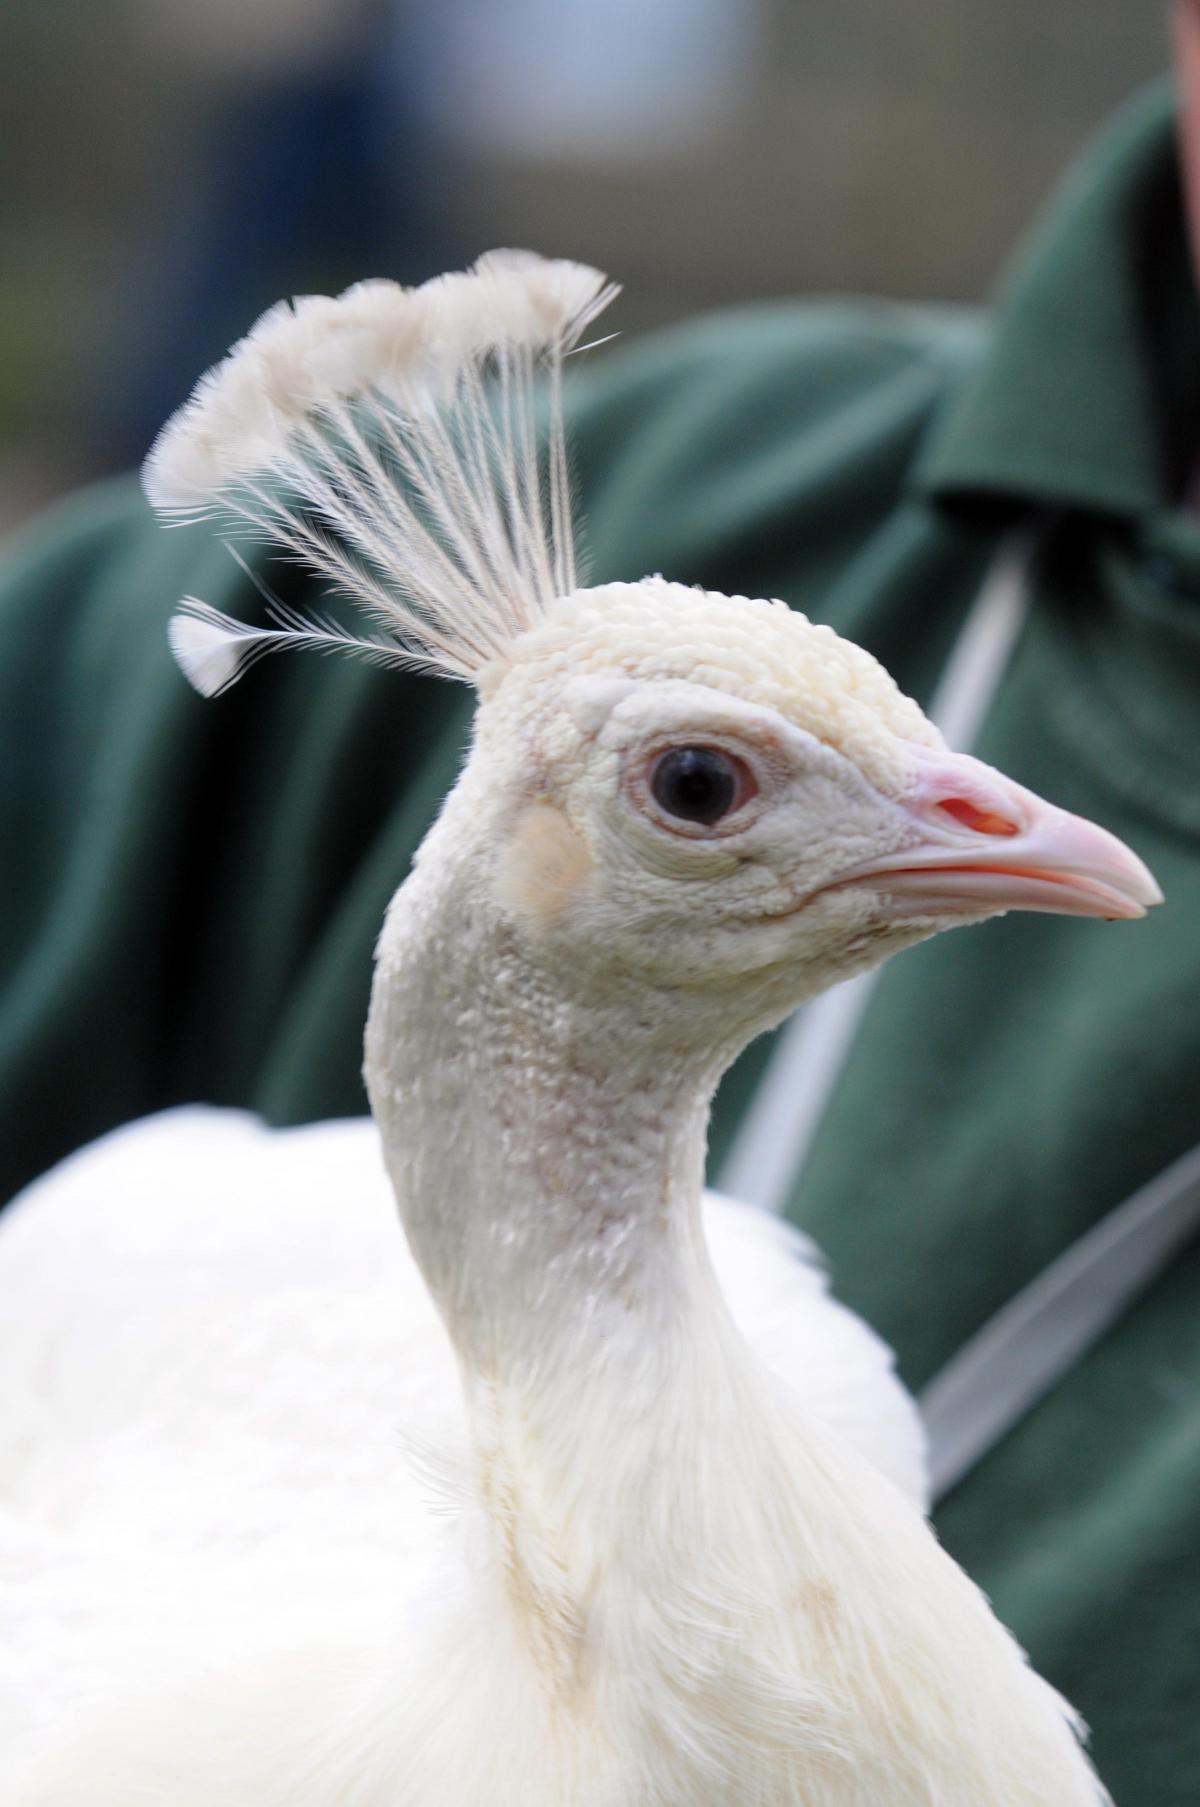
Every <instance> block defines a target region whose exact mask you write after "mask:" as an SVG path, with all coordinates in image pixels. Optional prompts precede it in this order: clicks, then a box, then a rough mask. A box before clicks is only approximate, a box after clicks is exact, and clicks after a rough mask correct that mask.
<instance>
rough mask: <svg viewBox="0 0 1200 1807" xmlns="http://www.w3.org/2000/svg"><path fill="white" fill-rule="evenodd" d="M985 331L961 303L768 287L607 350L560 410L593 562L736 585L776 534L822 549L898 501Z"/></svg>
mask: <svg viewBox="0 0 1200 1807" xmlns="http://www.w3.org/2000/svg"><path fill="white" fill-rule="evenodd" d="M987 334H988V324H987V319H986V316H985V315H983V314H981V313H979V312H977V311H971V310H966V309H950V308H923V307H906V306H900V305H897V304H894V303H886V302H850V301H845V302H840V301H826V302H778V303H771V304H766V305H762V306H758V307H754V308H747V309H742V310H739V311H736V312H732V313H726V314H718V315H714V316H711V317H709V318H706V319H702V320H699V321H696V322H693V323H691V324H688V325H686V326H682V327H678V328H674V329H671V330H669V331H666V332H662V333H659V334H656V335H652V336H651V337H649V338H647V339H646V340H644V341H643V342H642V343H641V344H639V345H635V346H633V347H631V348H630V349H629V350H628V351H626V352H622V353H619V354H615V355H612V356H611V357H609V359H608V360H607V361H606V362H605V363H604V364H603V365H602V366H601V368H600V369H599V370H597V371H596V372H594V373H592V374H591V375H589V378H588V379H587V382H586V384H585V385H583V386H581V389H580V392H579V397H578V404H577V408H576V412H575V420H574V440H575V446H576V462H577V468H578V473H579V478H580V483H579V488H580V492H581V495H582V499H583V506H584V512H585V514H586V517H587V528H588V532H587V541H588V545H589V547H590V549H591V551H592V553H593V557H594V572H593V575H594V577H595V578H596V579H598V580H600V579H603V580H607V579H609V578H614V577H618V576H620V577H627V578H632V579H636V578H638V577H642V576H644V575H645V574H646V573H647V572H648V571H659V570H661V571H662V572H663V573H664V574H665V575H666V576H668V577H676V578H679V579H681V580H682V581H686V582H693V583H700V582H703V583H708V584H710V585H711V586H712V587H713V588H717V589H729V588H730V587H731V586H732V587H733V588H735V589H744V588H745V587H746V586H747V584H748V582H749V581H750V580H751V578H752V576H753V572H754V569H755V567H756V565H761V564H763V561H764V555H768V554H769V552H770V548H771V547H772V545H773V544H774V543H777V542H779V540H780V538H781V536H782V537H783V538H784V539H785V540H786V541H787V543H788V544H789V545H792V546H794V545H796V544H797V543H799V542H802V541H804V542H807V543H808V544H809V545H811V547H812V549H813V555H814V556H818V557H821V558H827V559H828V560H829V561H830V563H831V565H834V564H836V562H837V560H838V559H839V558H840V557H844V556H845V554H846V552H847V551H848V550H849V548H850V547H851V546H852V545H853V543H854V542H855V540H856V539H857V538H858V537H859V536H860V535H861V534H862V533H863V532H864V531H865V530H869V529H870V528H871V527H872V526H874V525H877V524H878V522H879V520H880V519H881V518H882V517H883V516H884V515H886V514H887V512H888V511H889V510H890V509H891V508H892V507H894V506H895V505H896V504H897V502H898V501H899V499H900V497H901V494H902V492H903V489H904V485H905V481H906V478H907V476H908V474H909V471H910V469H911V466H912V462H913V459H914V457H915V455H916V452H917V450H918V448H919V446H920V444H921V441H922V439H923V437H924V435H925V433H926V432H927V430H928V428H929V425H930V423H931V421H932V419H933V416H934V415H935V413H936V412H937V411H938V409H939V407H940V405H941V403H942V402H943V400H944V399H945V398H946V397H947V396H948V395H949V394H950V393H951V392H953V390H954V389H955V388H956V387H957V386H958V385H959V383H961V381H962V380H963V379H964V378H965V377H966V375H967V374H968V373H969V372H970V371H971V370H972V369H973V368H974V366H975V364H976V363H977V362H978V359H979V357H980V356H981V354H982V351H983V349H984V346H985V344H986V341H987ZM770 564H771V559H770V557H769V556H767V557H766V565H767V567H768V568H769V566H770ZM723 577H727V578H728V581H722V578H723Z"/></svg>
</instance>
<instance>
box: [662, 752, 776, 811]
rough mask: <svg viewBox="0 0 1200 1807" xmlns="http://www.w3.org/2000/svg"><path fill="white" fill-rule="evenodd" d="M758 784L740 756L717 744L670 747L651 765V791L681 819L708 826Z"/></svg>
mask: <svg viewBox="0 0 1200 1807" xmlns="http://www.w3.org/2000/svg"><path fill="white" fill-rule="evenodd" d="M756 789H757V786H756V785H755V783H754V779H753V778H752V777H751V775H750V771H749V769H748V768H747V767H746V766H745V765H744V764H743V762H742V761H741V760H740V759H736V758H734V756H733V755H732V754H730V753H724V752H722V751H721V750H720V748H719V747H671V748H670V749H669V750H668V751H667V752H665V753H660V754H659V755H658V757H657V758H656V759H655V761H654V762H653V764H652V766H651V768H650V792H651V795H652V796H653V798H654V801H655V802H656V803H657V804H658V806H659V808H660V809H661V810H662V811H663V812H664V813H665V814H666V815H668V816H674V817H675V818H676V819H677V820H678V821H680V822H697V823H700V824H702V825H703V826H705V827H710V826H711V825H712V824H713V823H714V822H719V821H721V819H722V817H724V816H727V815H729V814H730V813H731V812H732V811H733V810H735V809H737V808H738V807H739V805H740V804H742V803H744V802H745V801H746V799H747V798H748V797H752V796H753V795H754V792H755V790H756Z"/></svg>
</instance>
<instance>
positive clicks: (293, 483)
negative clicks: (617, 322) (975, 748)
mask: <svg viewBox="0 0 1200 1807" xmlns="http://www.w3.org/2000/svg"><path fill="white" fill-rule="evenodd" d="M614 292H615V291H614V290H613V289H612V288H611V287H610V286H608V285H606V284H605V282H604V279H603V278H602V277H601V276H600V275H599V274H598V273H597V272H595V271H593V270H589V269H586V268H584V267H582V266H580V265H576V264H567V263H561V262H547V261H545V260H542V259H539V258H535V257H532V256H531V255H529V254H528V253H516V252H494V253H491V254H490V255H489V256H487V257H485V258H482V259H481V260H480V261H479V263H478V264H477V265H476V266H475V267H474V268H473V269H472V270H471V271H468V272H465V273H462V274H460V275H454V276H448V277H441V278H438V279H437V280H436V281H435V282H433V283H430V284H426V285H425V286H424V287H423V288H420V289H403V288H400V287H399V286H398V285H396V284H394V283H389V282H372V283H364V284H360V285H358V286H357V287H356V288H354V289H352V290H350V291H348V292H347V294H345V295H344V296H342V297H340V298H339V299H337V300H334V301H331V300H327V299H325V298H308V299H306V300H303V301H300V302H297V303H295V304H294V305H293V306H292V307H287V306H280V307H277V308H275V309H272V310H271V312H270V313H269V314H267V315H266V316H264V318H263V319H262V320H261V321H260V322H259V323H258V325H257V326H256V327H255V328H254V329H253V330H252V331H251V333H250V334H249V335H248V337H247V338H246V339H245V340H243V341H242V342H241V343H240V344H239V345H238V346H237V347H235V349H234V351H233V352H232V353H231V354H230V356H229V357H228V358H227V359H226V360H225V362H224V363H223V364H222V365H220V366H218V367H217V369H216V370H215V371H213V372H210V373H209V375H208V376H207V377H205V378H204V379H202V381H201V383H200V385H199V386H198V388H197V390H196V393H195V395H194V396H193V398H192V400H191V401H190V402H188V403H187V404H186V405H185V407H184V408H183V409H181V410H180V412H179V413H178V414H177V415H176V416H175V417H173V419H172V420H171V421H170V422H169V423H168V425H167V427H166V428H165V429H164V431H163V433H162V435H161V436H160V438H159V440H158V442H157V444H156V446H155V447H154V449H153V451H152V452H151V455H150V458H149V460H148V461H147V466H146V472H145V481H146V487H147V491H148V494H149V496H150V498H151V500H152V502H154V503H155V505H156V506H158V507H159V508H160V509H162V510H163V511H164V512H165V513H167V514H169V515H171V516H174V517H176V518H178V517H180V516H192V517H194V516H196V515H198V514H208V515H216V516H218V517H225V518H232V519H234V520H236V521H239V522H241V523H242V524H243V525H246V526H249V527H250V528H251V529H252V530H253V531H254V532H255V533H257V534H259V535H265V536H267V537H268V538H271V539H274V540H275V541H277V542H279V543H280V544H282V545H283V546H284V547H286V548H287V549H288V550H289V551H290V552H292V553H293V554H299V555H300V556H301V557H302V558H304V559H305V560H306V561H307V562H308V563H309V564H310V565H311V566H313V567H314V568H315V569H316V571H317V572H318V573H319V574H320V575H322V576H323V577H325V578H326V579H327V580H329V581H330V582H332V583H333V584H334V585H335V586H336V587H337V588H339V589H340V590H341V591H342V592H343V593H344V594H347V595H348V596H349V597H350V598H351V599H352V600H353V601H354V602H355V603H356V604H357V605H358V606H359V607H360V608H361V609H362V610H363V611H364V612H365V614H366V615H367V617H368V618H369V620H370V622H371V624H372V631H371V632H370V633H368V634H359V635H355V634H352V633H349V632H347V631H346V630H345V629H344V628H343V627H342V626H341V625H340V624H339V623H337V622H336V621H334V620H331V619H329V618H321V619H317V618H307V617H301V616H299V615H297V614H295V613H294V612H292V611H290V610H285V609H283V608H282V607H281V606H280V605H278V604H276V605H273V613H274V616H275V619H274V621H273V623H272V625H271V626H270V627H267V628H262V627H255V628H250V627H246V626H244V625H243V624H241V623H239V622H237V621H235V620H232V619H231V618H230V617H228V616H225V615H222V614H219V613H218V612H217V611H215V610H213V609H211V608H209V607H207V606H206V605H205V604H203V603H200V602H197V601H195V600H192V599H189V600H188V601H187V602H186V603H185V604H184V606H183V608H182V610H181V611H180V613H179V614H178V615H177V616H176V617H175V620H174V622H173V623H172V630H171V637H172V644H173V647H174V650H175V652H176V655H177V657H178V658H179V660H180V663H181V664H182V666H183V668H184V671H185V672H186V674H187V675H188V676H189V678H190V679H191V680H192V682H193V683H194V684H195V685H196V687H197V688H198V689H200V690H201V691H202V692H203V693H205V694H207V695H212V694H215V693H216V692H217V691H220V690H222V689H224V688H226V687H227V686H228V685H229V684H230V683H232V682H234V681H235V680H236V678H238V677H239V676H240V675H241V673H242V672H243V671H244V670H245V669H246V667H247V666H248V665H249V664H250V663H251V662H253V661H254V660H255V659H257V658H258V657H259V656H261V655H262V654H264V653H267V652H270V651H273V650H277V649H279V648H282V647H287V646H306V645H307V646H314V647H317V648H320V649H329V648H334V647H347V648H349V649H350V650H352V651H355V652H357V653H359V654H362V655H364V656H366V657H367V658H370V659H372V660H374V661H376V662H377V663H381V664H391V665H401V666H409V667H412V666H420V667H424V668H427V669H431V670H433V671H436V672H438V673H440V674H442V675H444V676H451V677H457V678H460V679H466V680H467V681H469V682H471V683H473V684H475V686H476V687H477V689H478V690H479V693H480V698H481V703H480V709H479V713H478V717H477V723H476V734H475V740H474V745H473V750H472V754H471V758H470V761H469V763H468V766H467V769H466V771H465V773H464V775H463V779H462V781H461V782H460V785H459V787H458V794H457V798H456V800H455V803H454V804H452V807H451V810H450V812H449V819H451V820H453V821H455V822H456V823H457V824H458V825H459V826H460V827H463V828H465V830H466V838H467V839H468V840H470V839H471V838H472V835H473V836H474V840H475V841H476V842H477V843H478V845H476V846H474V847H473V849H472V867H471V880H470V882H471V886H472V888H473V899H474V902H475V903H476V904H477V905H479V906H480V907H482V908H483V909H485V910H486V911H488V912H495V913H496V916H497V918H498V919H499V920H502V921H503V922H504V923H505V924H507V925H508V928H509V929H510V930H511V932H512V934H514V935H516V936H517V937H518V938H519V939H520V941H521V942H522V943H523V945H524V946H525V948H526V949H527V951H528V952H529V954H530V956H531V957H536V956H537V954H538V953H539V951H543V952H550V953H553V955H554V957H555V960H556V962H557V965H558V970H559V971H569V972H571V973H572V974H574V975H575V983H576V985H577V986H580V987H583V988H585V989H586V987H587V985H588V983H589V979H588V975H592V976H593V979H596V976H597V975H599V977H600V978H601V979H606V980H610V979H611V978H612V977H613V976H615V975H622V974H624V975H627V976H630V977H632V978H633V979H634V980H635V981H636V982H637V983H638V984H639V985H641V986H649V987H651V988H653V989H655V990H657V991H658V992H659V993H661V994H666V993H670V994H672V995H673V996H675V997H676V998H679V997H685V996H686V997H689V998H693V999H694V998H709V999H716V1000H718V1002H719V1001H720V1000H722V999H728V998H730V997H733V996H735V995H736V996H737V997H738V998H740V999H741V1000H742V1008H741V1009H740V1010H739V1011H738V1012H735V1014H740V1015H745V1016H746V1022H745V1024H744V1025H743V1027H744V1028H745V1027H749V1028H753V1027H761V1026H763V1025H764V1024H765V1022H767V1021H769V1020H770V1019H771V1018H772V1017H777V1016H781V1015H783V1014H784V1013H785V1012H786V1011H787V1010H788V1009H789V1008H790V1007H791V1006H792V1005H793V1004H794V1003H796V1002H797V1001H798V1000H799V999H800V998H802V997H803V996H805V995H807V994H808V993H810V992H811V991H813V990H815V989H818V988H820V987H823V986H825V985H827V984H830V983H832V982H833V981H835V980H837V979H839V978H843V977H846V976H848V975H849V974H851V973H853V972H854V971H856V970H858V969H860V968H862V967H864V966H867V965H871V964H873V963H874V962H875V961H877V960H878V959H880V958H882V957H883V956H884V955H885V954H887V953H889V952H891V951H893V950H894V949H896V948H898V947H900V946H903V945H907V944H909V943H911V942H913V941H917V940H920V939H922V938H923V937H925V936H927V935H930V934H932V933H934V932H936V931H937V930H939V929H942V928H946V927H948V926H952V925H953V924H955V923H960V922H965V921H970V920H977V919H979V918H982V917H986V916H990V915H995V914H998V913H1000V912H1003V911H1005V910H1010V909H1031V910H1048V911H1061V912H1064V913H1067V914H1073V915H1082V916H1100V917H1133V916H1139V915H1141V914H1142V913H1143V911H1144V909H1145V908H1146V906H1148V905H1149V904H1152V903H1155V902H1157V901H1158V898H1159V893H1158V890H1157V887H1156V886H1155V884H1154V881H1153V879H1152V878H1151V876H1150V874H1149V873H1148V871H1147V870H1146V868H1145V867H1144V866H1143V865H1142V863H1141V862H1140V861H1139V860H1138V859H1137V858H1136V857H1135V856H1134V855H1133V854H1132V853H1130V852H1129V850H1128V849H1127V848H1125V847H1124V846H1123V845H1122V844H1121V843H1120V842H1118V841H1117V840H1116V839H1115V838H1114V837H1113V836H1111V835H1109V834H1107V833H1106V832H1105V831H1104V830H1102V829H1100V828H1097V827H1095V826H1094V825H1092V824H1090V823H1087V822H1085V821H1083V820H1081V819H1080V818H1078V817H1074V816H1071V815H1068V814H1066V813H1065V812H1064V811H1061V810H1058V809H1056V808H1054V807H1053V806H1052V805H1050V804H1048V803H1045V802H1043V801H1042V800H1040V799H1039V798H1037V797H1035V796H1034V795H1033V794H1032V793H1031V792H1029V791H1026V790H1024V789H1022V788H1021V787H1020V786H1019V785H1017V784H1014V783H1012V782H1011V781H1010V780H1008V779H1007V778H1005V777H1003V776H1002V775H1001V774H999V773H998V772H995V771H993V770H991V769H990V768H989V767H987V766H985V765H983V764H982V763H980V762H979V761H978V760H975V759H971V758H968V757H965V756H963V755H959V754H954V753H951V752H950V751H949V750H948V749H947V748H946V746H945V744H944V742H943V740H942V738H941V735H940V734H939V733H938V731H937V729H936V728H934V727H933V726H932V724H931V723H930V722H929V721H928V720H927V718H926V717H925V716H924V714H923V713H922V711H921V710H920V709H919V708H918V706H917V705H916V704H915V703H914V702H912V701H911V700H909V699H908V698H906V697H905V696H903V695H902V694H901V693H900V691H899V690H898V689H897V687H896V686H895V684H894V683H893V682H892V680H891V679H890V677H889V676H888V675H887V673H886V672H885V671H884V670H883V669H882V667H881V666H879V665H878V664H877V663H876V661H875V660H874V659H873V658H871V657H870V655H869V654H867V653H866V652H864V651H862V650H861V649H860V648H858V647H856V646H854V645H851V644H850V643H848V642H847V641H845V640H843V639H841V638H839V637H838V636H837V635H836V634H835V633H833V631H832V630H831V629H829V628H828V627H822V626H817V625H814V624H813V623H811V622H809V621H808V620H806V619H805V618H804V616H802V615H800V614H798V613H796V612H794V611H793V610H791V609H789V608H788V607H787V606H786V605H785V604H784V603H782V602H767V601H756V600H749V599H747V598H745V597H734V598H730V597H726V596H719V595H714V594H710V593H707V592H703V591H699V590H695V589H689V588H686V587H684V586H681V585H679V584H674V583H668V582H665V581H664V580H663V579H662V578H647V579H645V580H643V581H642V582H641V583H636V584H609V585H605V586H602V587H599V588H594V589H581V588H579V586H578V582H577V578H576V571H575V555H574V548H573V543H572V534H571V527H570V498H569V494H568V481H567V456H566V448H565V441H564V431H563V420H562V409H561V379H562V368H563V360H564V358H565V357H566V356H567V355H568V353H569V352H571V351H572V350H573V349H575V348H576V347H577V345H578V341H579V339H580V338H581V336H582V334H583V332H584V330H585V328H586V327H587V325H588V324H589V322H590V321H591V320H593V319H594V318H595V316H596V314H597V313H598V312H599V311H600V309H601V308H602V307H603V306H604V305H606V303H607V302H608V300H609V299H611V296H612V295H613V293H614ZM472 824H473V825H474V827H473V828H472V827H471V825H472ZM481 825H482V826H481ZM597 982H598V981H597Z"/></svg>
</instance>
